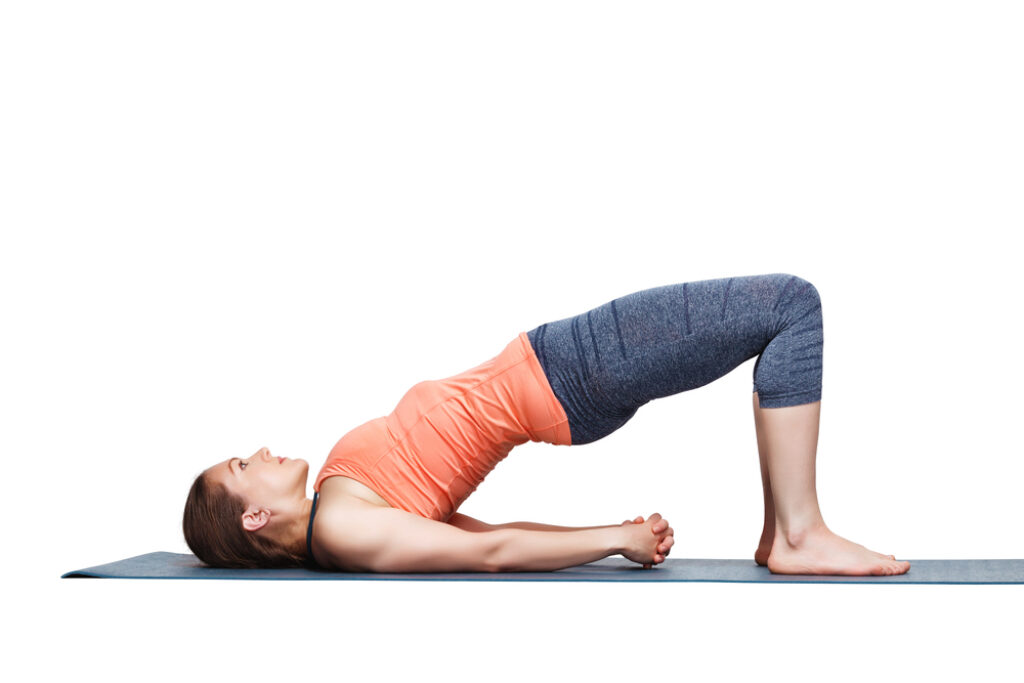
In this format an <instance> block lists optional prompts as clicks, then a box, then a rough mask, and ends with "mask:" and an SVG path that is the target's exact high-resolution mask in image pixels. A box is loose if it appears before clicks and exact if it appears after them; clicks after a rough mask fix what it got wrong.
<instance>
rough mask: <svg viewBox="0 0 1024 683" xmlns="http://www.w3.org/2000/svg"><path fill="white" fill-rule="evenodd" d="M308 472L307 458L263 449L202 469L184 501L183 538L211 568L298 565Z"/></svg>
mask: <svg viewBox="0 0 1024 683" xmlns="http://www.w3.org/2000/svg"><path fill="white" fill-rule="evenodd" d="M308 474H309V463H307V462H306V461H305V460H300V459H294V460H293V459H289V458H277V457H274V456H272V455H271V453H270V451H269V450H267V449H266V448H261V449H260V450H259V451H257V452H256V453H254V454H253V455H252V456H250V457H249V458H229V459H227V460H224V461H222V462H219V463H217V464H216V465H214V466H212V467H210V468H208V469H206V470H205V471H204V472H202V473H201V474H200V475H199V476H198V477H196V479H195V481H194V482H193V484H192V488H191V490H189V493H188V499H187V500H186V502H185V514H184V517H183V519H182V530H183V531H184V533H185V542H186V543H188V546H189V548H191V549H192V552H193V553H195V554H196V556H197V557H198V558H199V559H200V560H202V561H203V562H205V563H206V564H209V565H212V566H214V567H288V566H301V565H302V564H303V562H304V561H305V559H306V550H305V533H306V524H307V522H308V520H309V510H310V501H309V499H307V498H306V478H307V475H308Z"/></svg>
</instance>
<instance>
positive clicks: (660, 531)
mask: <svg viewBox="0 0 1024 683" xmlns="http://www.w3.org/2000/svg"><path fill="white" fill-rule="evenodd" d="M620 526H622V527H623V528H624V529H625V530H626V549H625V550H624V551H623V552H622V556H623V557H625V558H626V559H629V560H632V561H633V562H636V563H638V564H642V565H643V566H644V569H651V568H652V567H653V566H654V565H655V564H661V563H662V562H664V561H665V558H666V557H667V556H668V553H669V550H670V549H671V548H672V546H673V545H675V542H676V541H675V538H674V537H673V535H674V533H675V532H674V531H673V530H672V527H670V526H669V523H668V520H667V519H664V518H663V517H662V516H661V515H660V514H658V513H657V512H655V513H654V514H653V515H651V516H650V517H648V518H647V521H644V518H643V517H642V516H638V517H637V518H636V519H634V520H628V519H627V520H626V521H624V522H623V523H622V524H621V525H620Z"/></svg>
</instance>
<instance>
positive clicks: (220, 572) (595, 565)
mask: <svg viewBox="0 0 1024 683" xmlns="http://www.w3.org/2000/svg"><path fill="white" fill-rule="evenodd" d="M61 578H62V579H69V578H99V579H246V580H264V581H273V580H293V581H294V580H300V581H302V580H320V581H339V580H341V581H351V580H359V581H677V582H678V581H704V582H721V583H885V584H890V583H898V584H907V583H949V584H952V583H975V584H976V583H993V584H995V583H1003V584H1006V583H1024V560H910V571H909V572H907V573H906V574H900V575H898V576H799V575H785V574H772V573H771V572H770V571H768V568H767V567H761V566H759V565H758V564H757V563H755V562H754V561H753V560H706V559H689V558H686V559H675V558H669V559H668V560H666V561H665V562H663V563H662V564H660V565H657V566H656V567H654V568H653V569H644V568H643V567H641V566H640V565H638V564H636V563H634V562H631V561H629V560H627V559H625V558H606V559H603V560H599V561H597V562H591V563H590V564H584V565H580V566H578V567H570V568H568V569H559V570H558V571H553V572H500V573H493V574H492V573H486V572H465V573H452V574H363V573H350V572H326V571H311V570H308V569H217V568H212V567H206V566H204V565H203V564H202V563H201V562H200V561H199V559H198V558H196V556H195V555H192V554H181V553H165V552H156V553H147V554H146V555H138V556H136V557H129V558H128V559H125V560H119V561H117V562H110V563H108V564H101V565H97V566H95V567H87V568H86V569H78V570H76V571H72V572H68V573H66V574H64V575H62V576H61Z"/></svg>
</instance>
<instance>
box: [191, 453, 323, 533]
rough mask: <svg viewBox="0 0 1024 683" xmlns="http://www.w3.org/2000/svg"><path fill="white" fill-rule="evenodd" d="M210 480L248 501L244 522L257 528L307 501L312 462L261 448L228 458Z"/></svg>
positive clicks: (248, 526) (209, 471) (244, 524)
mask: <svg viewBox="0 0 1024 683" xmlns="http://www.w3.org/2000/svg"><path fill="white" fill-rule="evenodd" d="M207 472H208V476H209V477H210V479H212V480H213V481H216V482H220V483H221V484H223V485H224V486H225V487H226V488H227V489H228V491H230V492H232V493H234V494H235V495H237V496H239V497H241V498H242V500H244V501H245V502H246V511H245V513H244V514H243V521H242V524H243V526H244V527H245V528H246V529H249V530H250V531H255V530H256V529H259V528H261V527H263V526H264V525H266V524H268V523H270V521H271V520H272V519H274V516H275V515H276V516H277V517H278V519H279V520H280V519H286V518H287V517H288V516H289V513H290V512H294V510H295V509H296V508H299V509H301V506H302V503H303V502H304V501H305V500H306V477H307V475H308V474H309V463H308V462H306V461H305V460H301V459H291V458H280V457H278V456H275V455H273V454H272V453H271V452H270V450H269V449H267V448H261V449H260V450H258V451H256V452H255V453H253V454H252V455H251V456H249V457H248V458H228V459H227V460H225V461H223V462H219V463H217V464H216V465H214V466H213V467H211V468H209V469H208V470H207Z"/></svg>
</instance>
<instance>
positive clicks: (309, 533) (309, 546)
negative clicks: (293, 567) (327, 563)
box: [306, 491, 320, 565]
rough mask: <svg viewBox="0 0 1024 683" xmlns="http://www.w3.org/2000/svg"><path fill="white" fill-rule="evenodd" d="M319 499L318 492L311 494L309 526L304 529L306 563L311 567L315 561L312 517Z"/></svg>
mask: <svg viewBox="0 0 1024 683" xmlns="http://www.w3.org/2000/svg"><path fill="white" fill-rule="evenodd" d="M319 498H320V492H319V491H317V492H314V493H313V509H312V510H310V511H309V526H308V527H307V528H306V552H308V553H309V558H308V561H309V563H310V564H312V565H316V560H314V559H313V516H314V515H315V514H316V501H317V500H318V499H319Z"/></svg>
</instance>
